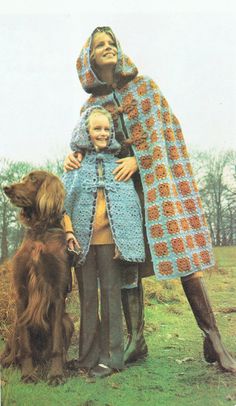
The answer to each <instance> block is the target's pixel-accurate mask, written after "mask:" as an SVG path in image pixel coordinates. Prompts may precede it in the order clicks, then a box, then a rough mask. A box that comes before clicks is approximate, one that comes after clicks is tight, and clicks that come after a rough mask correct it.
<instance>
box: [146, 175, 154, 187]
mask: <svg viewBox="0 0 236 406" xmlns="http://www.w3.org/2000/svg"><path fill="white" fill-rule="evenodd" d="M145 182H146V184H147V185H148V186H149V185H152V184H153V182H154V175H153V173H147V175H145Z"/></svg>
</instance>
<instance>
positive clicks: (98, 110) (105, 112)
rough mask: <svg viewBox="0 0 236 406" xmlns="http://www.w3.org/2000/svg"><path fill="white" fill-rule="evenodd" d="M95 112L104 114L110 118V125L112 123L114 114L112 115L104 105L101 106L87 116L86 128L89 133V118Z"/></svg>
mask: <svg viewBox="0 0 236 406" xmlns="http://www.w3.org/2000/svg"><path fill="white" fill-rule="evenodd" d="M95 114H103V115H104V116H106V117H107V118H108V120H109V124H110V126H111V125H112V116H111V114H110V113H109V112H108V111H107V110H105V109H104V108H102V107H101V108H95V109H93V110H92V111H91V112H90V113H89V115H88V116H87V117H86V122H85V123H86V130H87V132H88V133H89V120H90V118H91V117H92V116H94V115H95Z"/></svg>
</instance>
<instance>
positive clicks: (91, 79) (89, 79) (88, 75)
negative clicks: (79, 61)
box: [85, 72, 94, 85]
mask: <svg viewBox="0 0 236 406" xmlns="http://www.w3.org/2000/svg"><path fill="white" fill-rule="evenodd" d="M85 77H86V81H87V83H88V85H92V84H93V82H94V77H93V75H92V73H91V72H86V73H85Z"/></svg>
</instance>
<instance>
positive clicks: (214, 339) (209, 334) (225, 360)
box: [181, 273, 236, 372]
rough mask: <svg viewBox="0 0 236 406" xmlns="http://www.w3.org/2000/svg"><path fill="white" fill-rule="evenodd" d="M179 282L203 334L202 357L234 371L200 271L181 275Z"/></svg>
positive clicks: (233, 361) (233, 364) (233, 362)
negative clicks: (184, 275)
mask: <svg viewBox="0 0 236 406" xmlns="http://www.w3.org/2000/svg"><path fill="white" fill-rule="evenodd" d="M181 283H182V286H183V289H184V292H185V294H186V297H187V299H188V302H189V304H190V306H191V308H192V311H193V314H194V316H195V319H196V321H197V324H198V326H199V327H200V329H201V330H202V331H203V333H204V335H205V338H204V357H205V359H206V361H207V362H214V361H218V362H219V364H220V366H221V367H222V368H223V369H224V370H225V371H229V372H236V361H235V360H234V359H233V358H232V357H231V355H230V354H229V353H228V351H227V350H226V348H225V347H224V345H223V343H222V342H221V337H220V333H219V330H218V328H217V326H216V320H215V317H214V314H213V311H212V308H211V305H210V302H209V299H208V295H207V291H206V288H205V285H204V282H203V278H202V277H201V273H196V274H191V275H189V276H186V277H183V278H181Z"/></svg>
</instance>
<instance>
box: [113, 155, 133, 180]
mask: <svg viewBox="0 0 236 406" xmlns="http://www.w3.org/2000/svg"><path fill="white" fill-rule="evenodd" d="M116 162H117V163H118V164H119V165H118V166H117V168H116V169H114V171H113V172H112V173H113V175H115V180H117V181H118V182H120V181H122V180H123V181H125V182H126V181H127V180H129V179H130V178H131V176H132V175H133V174H134V173H135V172H136V171H137V170H138V163H137V160H136V158H135V157H134V156H128V157H127V158H122V159H118V160H117V161H116Z"/></svg>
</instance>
